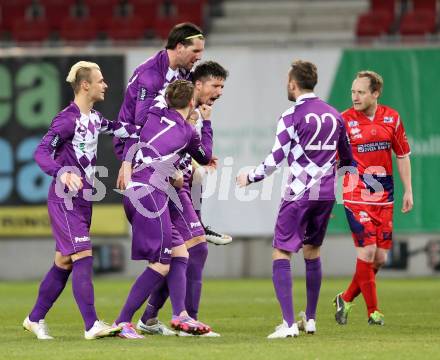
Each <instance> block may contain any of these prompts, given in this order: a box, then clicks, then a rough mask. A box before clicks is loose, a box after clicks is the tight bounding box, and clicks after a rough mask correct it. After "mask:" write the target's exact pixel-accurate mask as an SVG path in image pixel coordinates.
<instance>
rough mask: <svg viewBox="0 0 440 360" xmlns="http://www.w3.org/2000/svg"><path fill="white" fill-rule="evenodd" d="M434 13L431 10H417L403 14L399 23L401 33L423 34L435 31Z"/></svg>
mask: <svg viewBox="0 0 440 360" xmlns="http://www.w3.org/2000/svg"><path fill="white" fill-rule="evenodd" d="M435 31H436V13H435V12H432V11H431V10H424V9H422V10H417V11H412V12H409V13H407V14H405V15H404V16H403V17H402V22H401V23H400V33H401V34H402V35H425V34H429V33H431V34H432V33H435Z"/></svg>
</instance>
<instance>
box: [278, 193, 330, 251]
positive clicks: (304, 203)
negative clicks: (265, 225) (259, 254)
mask: <svg viewBox="0 0 440 360" xmlns="http://www.w3.org/2000/svg"><path fill="white" fill-rule="evenodd" d="M334 203H335V201H334V200H328V201H318V200H316V201H315V200H299V201H282V202H281V205H280V209H279V213H278V218H277V222H276V225H275V236H274V239H273V244H272V246H273V247H274V248H276V249H279V250H284V251H288V252H294V253H296V252H298V250H299V249H301V248H302V246H303V245H314V246H321V245H322V242H323V240H324V236H325V232H326V230H327V225H328V221H329V219H330V215H331V212H332V209H333V205H334Z"/></svg>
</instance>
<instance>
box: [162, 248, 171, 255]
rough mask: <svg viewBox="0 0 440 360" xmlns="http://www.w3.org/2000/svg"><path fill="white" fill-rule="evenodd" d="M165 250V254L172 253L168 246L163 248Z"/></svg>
mask: <svg viewBox="0 0 440 360" xmlns="http://www.w3.org/2000/svg"><path fill="white" fill-rule="evenodd" d="M163 252H164V253H165V254H170V255H171V252H172V251H171V249H168V248H165V249H163Z"/></svg>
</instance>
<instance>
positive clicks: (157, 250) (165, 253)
mask: <svg viewBox="0 0 440 360" xmlns="http://www.w3.org/2000/svg"><path fill="white" fill-rule="evenodd" d="M140 188H142V187H140V186H136V187H134V188H131V189H128V190H126V191H127V192H134V191H138V190H139V189H140ZM126 195H128V196H124V209H125V214H126V215H127V219H128V221H129V222H130V224H131V229H132V242H131V258H132V260H148V261H149V262H159V263H161V264H169V263H170V261H171V238H172V224H171V218H170V212H169V209H168V196H167V195H166V194H165V193H164V192H162V191H159V190H156V189H154V190H153V191H152V192H151V193H148V194H146V195H144V196H143V197H141V198H140V199H139V200H138V202H136V201H134V202H133V201H132V200H131V199H130V197H129V196H130V194H129V193H127V194H126ZM135 205H136V206H135Z"/></svg>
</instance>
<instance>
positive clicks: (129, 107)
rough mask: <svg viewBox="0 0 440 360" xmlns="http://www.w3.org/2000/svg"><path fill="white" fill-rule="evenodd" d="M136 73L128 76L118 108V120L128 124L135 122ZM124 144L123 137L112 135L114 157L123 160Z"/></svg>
mask: <svg viewBox="0 0 440 360" xmlns="http://www.w3.org/2000/svg"><path fill="white" fill-rule="evenodd" d="M138 75H139V74H138V73H134V74H133V76H132V77H131V78H130V80H129V82H128V85H127V89H126V91H125V95H124V101H123V102H122V105H121V109H120V110H119V114H118V121H121V122H124V123H129V124H133V125H134V124H135V121H134V120H135V118H134V116H135V109H136V99H137V94H138V83H137V78H138ZM124 146H125V139H122V138H120V137H114V139H113V149H114V152H115V155H116V157H117V158H118V159H119V160H121V161H122V160H124Z"/></svg>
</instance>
